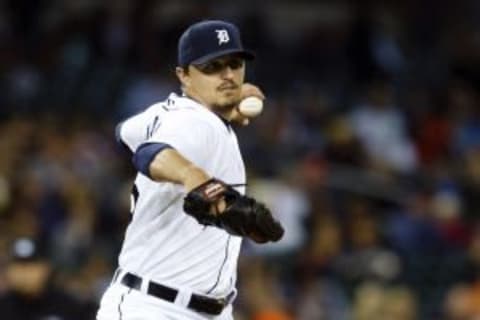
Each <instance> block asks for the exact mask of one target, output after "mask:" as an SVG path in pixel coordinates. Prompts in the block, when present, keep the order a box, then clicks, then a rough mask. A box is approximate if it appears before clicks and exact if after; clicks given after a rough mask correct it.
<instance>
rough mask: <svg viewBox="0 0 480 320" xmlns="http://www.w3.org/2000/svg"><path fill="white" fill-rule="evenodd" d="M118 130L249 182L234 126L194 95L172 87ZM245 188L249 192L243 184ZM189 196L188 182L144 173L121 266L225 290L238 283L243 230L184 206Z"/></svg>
mask: <svg viewBox="0 0 480 320" xmlns="http://www.w3.org/2000/svg"><path fill="white" fill-rule="evenodd" d="M118 133H119V137H120V139H121V141H122V142H123V143H124V144H125V145H126V146H128V148H129V149H130V150H131V151H132V152H135V150H136V149H137V148H138V147H139V146H140V145H141V144H143V143H149V142H152V143H165V144H168V145H170V146H172V147H173V148H175V149H176V150H177V151H178V152H180V153H181V154H182V155H183V156H184V157H185V158H187V159H189V160H190V161H191V162H193V163H194V164H196V165H197V166H199V167H201V168H203V169H204V170H205V171H206V172H207V173H208V174H210V175H211V176H213V177H216V178H218V179H221V180H222V181H224V182H226V183H231V184H238V183H245V167H244V163H243V160H242V157H241V154H240V150H239V147H238V141H237V137H236V135H235V133H234V131H233V130H232V128H231V127H230V126H229V125H228V124H226V123H225V122H224V121H223V120H222V119H221V118H219V117H218V116H217V115H215V114H214V113H213V112H211V111H210V110H208V109H207V108H206V107H204V106H202V105H200V104H199V103H197V102H196V101H194V100H192V99H190V98H187V97H184V96H178V95H176V94H174V93H172V94H170V96H169V97H168V99H167V100H165V101H163V102H160V103H157V104H154V105H152V106H150V107H149V108H147V109H146V110H145V111H144V112H142V113H140V114H138V115H135V116H133V117H131V118H129V119H127V120H126V121H125V122H124V123H123V124H121V126H120V127H119V131H118ZM238 191H240V192H241V193H244V192H245V190H244V188H243V187H242V188H239V189H238ZM184 197H185V190H184V188H183V186H181V185H178V184H173V183H166V182H155V181H153V180H151V179H149V178H148V177H146V176H145V175H143V174H141V173H138V174H137V177H136V180H135V186H134V192H133V193H132V220H131V222H130V224H129V226H128V228H127V231H126V235H125V240H124V243H123V247H122V250H121V253H120V257H119V266H120V268H122V269H123V270H127V271H129V272H132V273H134V274H137V275H139V276H141V277H143V278H145V279H149V280H152V281H155V282H158V283H161V284H164V285H167V286H171V287H173V288H177V289H184V290H192V291H193V292H195V293H200V294H207V295H211V296H213V297H225V296H227V295H228V294H229V293H231V292H232V290H234V289H235V282H236V269H237V260H238V255H239V252H240V245H241V238H240V237H236V236H232V235H230V234H228V233H227V232H225V231H224V230H222V229H219V228H216V227H213V226H208V227H207V226H203V225H201V224H199V223H198V222H197V221H196V220H195V219H194V218H192V217H191V216H189V215H187V214H185V213H184V212H183V209H182V206H183V198H184Z"/></svg>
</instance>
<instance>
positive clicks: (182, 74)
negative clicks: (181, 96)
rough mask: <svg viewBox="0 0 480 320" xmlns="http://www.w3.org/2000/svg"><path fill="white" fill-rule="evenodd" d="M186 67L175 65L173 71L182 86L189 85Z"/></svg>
mask: <svg viewBox="0 0 480 320" xmlns="http://www.w3.org/2000/svg"><path fill="white" fill-rule="evenodd" d="M186 68H188V67H176V68H175V73H176V74H177V78H178V80H179V81H180V83H181V84H182V86H183V87H189V86H190V75H189V73H188V69H186Z"/></svg>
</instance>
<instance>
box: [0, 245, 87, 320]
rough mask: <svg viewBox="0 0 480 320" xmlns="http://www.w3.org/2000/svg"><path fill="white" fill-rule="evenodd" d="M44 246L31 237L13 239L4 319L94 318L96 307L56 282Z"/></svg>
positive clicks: (0, 305) (0, 302) (1, 302)
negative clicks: (44, 254) (43, 250)
mask: <svg viewBox="0 0 480 320" xmlns="http://www.w3.org/2000/svg"><path fill="white" fill-rule="evenodd" d="M41 250H42V249H41V248H40V247H39V244H38V243H37V242H34V241H33V240H32V239H30V238H18V239H16V240H15V241H14V242H13V245H12V247H11V254H12V256H11V261H10V262H9V263H8V265H7V267H6V281H7V284H8V291H7V292H5V293H4V294H3V295H2V296H1V297H0V310H1V311H2V319H11V320H13V319H25V320H28V319H32V320H33V319H40V318H42V319H43V318H58V319H93V313H92V310H89V309H88V308H85V306H84V305H82V304H81V303H79V302H78V301H76V300H75V299H73V297H71V296H69V295H68V294H66V293H65V292H63V291H61V290H59V289H58V288H56V287H54V286H53V283H52V275H53V274H52V272H53V269H52V265H51V264H50V262H49V261H48V260H47V258H46V257H45V256H43V254H42V253H41Z"/></svg>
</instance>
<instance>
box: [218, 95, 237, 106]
mask: <svg viewBox="0 0 480 320" xmlns="http://www.w3.org/2000/svg"><path fill="white" fill-rule="evenodd" d="M239 101H240V99H239V97H238V96H237V95H231V96H222V97H220V98H219V99H218V102H217V105H218V106H219V107H220V108H221V109H233V108H234V107H235V106H236V105H237V104H238V102H239Z"/></svg>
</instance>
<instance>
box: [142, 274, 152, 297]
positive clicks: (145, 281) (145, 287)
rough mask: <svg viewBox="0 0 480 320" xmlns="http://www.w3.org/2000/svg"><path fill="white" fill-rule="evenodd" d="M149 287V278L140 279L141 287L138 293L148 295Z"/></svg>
mask: <svg viewBox="0 0 480 320" xmlns="http://www.w3.org/2000/svg"><path fill="white" fill-rule="evenodd" d="M149 285H150V278H148V277H142V286H141V287H140V292H142V293H145V294H148V286H149Z"/></svg>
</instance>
